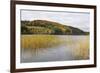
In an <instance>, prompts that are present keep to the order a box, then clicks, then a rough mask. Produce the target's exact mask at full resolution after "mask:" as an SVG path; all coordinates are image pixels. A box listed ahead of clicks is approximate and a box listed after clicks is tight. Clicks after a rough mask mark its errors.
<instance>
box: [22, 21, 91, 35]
mask: <svg viewBox="0 0 100 73" xmlns="http://www.w3.org/2000/svg"><path fill="white" fill-rule="evenodd" d="M21 34H53V35H87V34H89V32H84V31H83V30H80V29H78V28H75V27H72V26H67V25H63V24H60V23H57V22H52V21H47V20H34V21H21Z"/></svg>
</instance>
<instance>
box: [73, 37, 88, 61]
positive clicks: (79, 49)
mask: <svg viewBox="0 0 100 73" xmlns="http://www.w3.org/2000/svg"><path fill="white" fill-rule="evenodd" d="M73 55H74V56H75V59H89V36H87V37H85V38H82V39H80V40H78V41H76V43H75V44H74V48H73Z"/></svg>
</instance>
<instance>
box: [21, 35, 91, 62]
mask: <svg viewBox="0 0 100 73" xmlns="http://www.w3.org/2000/svg"><path fill="white" fill-rule="evenodd" d="M57 37H58V38H59V39H61V40H62V41H64V42H65V43H63V44H61V45H58V46H55V47H53V48H44V49H42V50H41V49H37V50H32V51H25V50H24V49H21V62H23V63H26V62H47V61H68V60H77V59H80V60H81V59H88V58H89V50H87V49H89V47H87V46H89V36H86V35H85V36H72V35H71V36H64V35H61V36H57ZM83 45H84V46H85V45H87V46H86V47H84V46H83ZM83 48H85V49H83ZM82 49H83V50H82ZM83 51H85V53H83V54H82V52H83ZM82 55H84V56H85V55H86V57H85V58H84V56H82ZM77 56H79V58H77Z"/></svg>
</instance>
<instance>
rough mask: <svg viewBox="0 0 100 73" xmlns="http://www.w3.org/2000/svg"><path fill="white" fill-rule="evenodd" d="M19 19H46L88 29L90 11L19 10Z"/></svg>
mask: <svg viewBox="0 0 100 73" xmlns="http://www.w3.org/2000/svg"><path fill="white" fill-rule="evenodd" d="M21 20H28V21H33V20H48V21H54V22H58V23H61V24H63V25H68V26H73V27H76V28H79V29H81V30H83V31H86V32H89V31H90V27H89V26H90V13H88V12H84V13H82V12H68V11H43V10H42V11H41V10H21Z"/></svg>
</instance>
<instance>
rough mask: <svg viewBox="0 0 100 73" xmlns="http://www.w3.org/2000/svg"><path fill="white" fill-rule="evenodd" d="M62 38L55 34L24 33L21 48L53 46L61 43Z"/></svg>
mask: <svg viewBox="0 0 100 73" xmlns="http://www.w3.org/2000/svg"><path fill="white" fill-rule="evenodd" d="M60 43H61V40H59V39H58V38H57V37H56V36H53V35H22V36H21V48H23V49H39V48H51V47H54V46H56V45H59V44H60Z"/></svg>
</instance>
